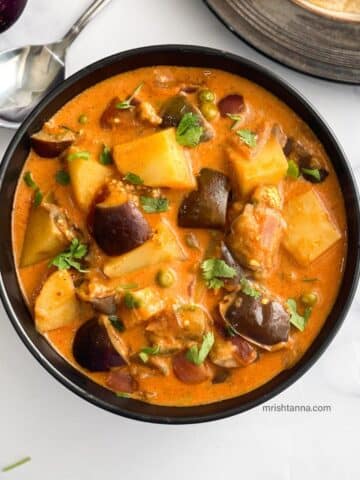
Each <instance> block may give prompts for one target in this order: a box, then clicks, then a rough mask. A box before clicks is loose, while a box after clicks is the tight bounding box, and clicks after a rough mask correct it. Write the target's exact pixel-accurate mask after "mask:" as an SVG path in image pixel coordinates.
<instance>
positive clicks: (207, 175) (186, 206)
mask: <svg viewBox="0 0 360 480" xmlns="http://www.w3.org/2000/svg"><path fill="white" fill-rule="evenodd" d="M197 182H198V190H194V191H193V192H191V193H190V194H189V195H187V196H186V197H185V198H184V200H183V202H182V204H181V206H180V209H179V212H178V224H179V226H180V227H188V228H215V229H222V228H224V226H225V222H226V210H227V204H228V199H229V193H230V182H229V179H228V178H227V176H226V175H224V174H223V173H221V172H218V171H216V170H212V169H210V168H203V169H201V170H200V174H199V176H198V177H197Z"/></svg>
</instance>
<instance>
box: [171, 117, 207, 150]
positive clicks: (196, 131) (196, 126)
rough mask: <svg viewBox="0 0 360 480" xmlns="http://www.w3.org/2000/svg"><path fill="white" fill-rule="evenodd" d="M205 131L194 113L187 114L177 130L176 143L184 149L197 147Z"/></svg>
mask: <svg viewBox="0 0 360 480" xmlns="http://www.w3.org/2000/svg"><path fill="white" fill-rule="evenodd" d="M203 132H204V129H203V127H202V126H201V125H200V119H199V117H198V116H197V115H195V114H194V113H191V112H189V113H185V115H184V116H183V117H182V119H181V120H180V123H179V125H178V127H177V129H176V141H177V142H178V143H179V144H180V145H183V146H184V147H196V145H198V144H199V142H200V138H201V135H202V134H203Z"/></svg>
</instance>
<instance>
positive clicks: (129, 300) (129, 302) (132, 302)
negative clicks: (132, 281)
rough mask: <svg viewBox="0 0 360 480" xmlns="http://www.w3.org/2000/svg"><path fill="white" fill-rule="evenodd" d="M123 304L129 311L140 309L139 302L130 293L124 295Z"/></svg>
mask: <svg viewBox="0 0 360 480" xmlns="http://www.w3.org/2000/svg"><path fill="white" fill-rule="evenodd" d="M124 303H125V305H126V307H127V308H129V309H130V310H132V309H134V308H140V307H141V301H140V300H139V299H138V298H136V297H134V295H132V294H131V293H130V292H126V293H125V296H124Z"/></svg>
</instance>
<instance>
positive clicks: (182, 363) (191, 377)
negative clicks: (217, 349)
mask: <svg viewBox="0 0 360 480" xmlns="http://www.w3.org/2000/svg"><path fill="white" fill-rule="evenodd" d="M173 370H174V374H175V376H176V377H177V378H178V379H179V380H180V381H181V382H183V383H188V384H192V385H195V384H198V383H202V382H205V380H209V379H210V378H211V370H210V368H209V366H208V364H207V363H202V364H201V365H195V364H194V363H192V362H190V361H189V360H188V359H187V358H186V352H180V353H177V354H176V355H174V357H173Z"/></svg>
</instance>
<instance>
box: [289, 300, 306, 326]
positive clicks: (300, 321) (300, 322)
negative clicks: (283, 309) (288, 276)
mask: <svg viewBox="0 0 360 480" xmlns="http://www.w3.org/2000/svg"><path fill="white" fill-rule="evenodd" d="M286 305H287V307H288V309H289V313H290V323H291V324H292V325H294V327H296V328H297V329H298V330H300V331H301V332H303V331H304V330H305V327H306V324H307V322H308V320H309V318H310V315H311V312H312V309H311V308H310V307H307V308H306V309H305V312H304V315H300V314H299V313H298V311H297V305H296V300H294V299H293V298H289V299H288V300H287V301H286Z"/></svg>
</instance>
